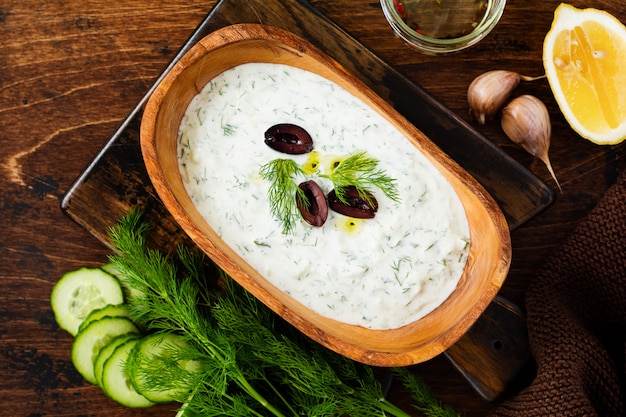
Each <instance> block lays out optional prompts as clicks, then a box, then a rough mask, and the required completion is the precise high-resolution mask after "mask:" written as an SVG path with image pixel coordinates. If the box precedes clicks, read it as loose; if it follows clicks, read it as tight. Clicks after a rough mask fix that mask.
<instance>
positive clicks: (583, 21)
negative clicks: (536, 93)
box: [543, 4, 626, 145]
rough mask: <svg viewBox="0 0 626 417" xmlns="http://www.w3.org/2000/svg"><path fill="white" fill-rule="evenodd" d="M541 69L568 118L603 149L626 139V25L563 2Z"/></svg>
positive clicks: (546, 42) (595, 12)
mask: <svg viewBox="0 0 626 417" xmlns="http://www.w3.org/2000/svg"><path fill="white" fill-rule="evenodd" d="M543 65H544V68H545V70H546V77H547V79H548V82H549V83H550V88H551V89H552V92H553V93H554V96H555V98H556V101H557V103H558V105H559V107H560V108H561V111H562V112H563V115H564V116H565V119H566V120H567V122H568V123H569V124H570V126H571V127H572V129H574V130H575V131H576V132H577V133H578V134H579V135H581V136H582V137H583V138H585V139H588V140H590V141H592V142H594V143H597V144H600V145H613V144H617V143H620V142H622V141H623V140H624V139H626V27H625V26H624V25H623V24H622V23H621V22H620V21H619V20H618V19H616V18H615V17H614V16H612V15H611V14H609V13H607V12H605V11H602V10H597V9H577V8H575V7H573V6H570V5H568V4H561V5H559V6H558V7H557V9H556V11H555V13H554V20H553V22H552V27H551V29H550V31H549V32H548V33H547V35H546V37H545V40H544V44H543Z"/></svg>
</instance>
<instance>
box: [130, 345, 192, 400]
mask: <svg viewBox="0 0 626 417" xmlns="http://www.w3.org/2000/svg"><path fill="white" fill-rule="evenodd" d="M187 346H188V345H187V342H186V341H185V340H184V339H183V338H182V337H180V336H178V335H175V334H173V333H156V334H151V335H149V336H145V337H143V338H142V339H141V340H140V341H139V342H138V343H137V344H136V345H135V347H134V349H133V350H132V352H131V353H130V355H129V357H128V362H127V369H128V372H129V375H130V381H131V383H132V384H133V386H134V387H135V389H136V390H137V392H139V393H141V394H142V395H143V396H144V397H146V398H148V399H149V400H150V401H152V402H155V403H169V402H172V401H179V402H182V401H183V400H184V399H185V398H186V397H187V396H188V395H189V391H190V390H191V387H190V386H188V385H186V384H185V382H184V381H180V380H171V379H170V380H169V381H162V382H161V381H156V382H155V381H147V380H146V378H145V373H144V372H142V370H144V369H167V368H171V367H180V368H182V369H185V370H187V371H191V372H194V371H196V370H198V369H199V368H200V364H199V363H198V362H196V361H193V360H186V359H183V358H182V356H181V353H180V352H181V351H183V350H184V349H185V348H186V347H187ZM159 382H161V383H159Z"/></svg>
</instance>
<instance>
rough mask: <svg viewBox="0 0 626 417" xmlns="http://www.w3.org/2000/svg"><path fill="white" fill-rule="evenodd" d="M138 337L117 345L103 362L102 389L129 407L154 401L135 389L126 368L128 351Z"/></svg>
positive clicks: (113, 398) (147, 405)
mask: <svg viewBox="0 0 626 417" xmlns="http://www.w3.org/2000/svg"><path fill="white" fill-rule="evenodd" d="M139 340H140V339H132V340H129V341H127V342H126V343H123V344H122V345H120V346H118V347H117V348H116V349H115V350H114V351H113V354H112V355H111V356H110V357H109V358H108V359H107V360H106V362H105V363H104V368H103V371H102V384H101V385H102V390H103V391H104V393H105V394H106V395H107V396H108V397H109V398H111V399H112V400H114V401H116V402H118V403H119V404H121V405H123V406H125V407H130V408H145V407H150V406H153V405H154V403H153V402H152V401H150V400H148V399H147V398H146V397H144V396H143V395H141V394H139V393H138V392H137V391H135V388H134V387H133V384H131V382H130V377H129V376H128V372H127V370H126V366H125V365H126V362H127V360H128V355H129V353H130V351H131V350H132V349H133V347H135V345H136V344H137V342H138V341H139Z"/></svg>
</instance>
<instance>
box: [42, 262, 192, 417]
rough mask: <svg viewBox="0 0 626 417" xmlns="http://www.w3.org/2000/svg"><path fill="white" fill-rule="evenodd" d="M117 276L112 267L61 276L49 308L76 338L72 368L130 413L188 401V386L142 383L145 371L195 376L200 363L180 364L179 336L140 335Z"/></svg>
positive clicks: (107, 266)
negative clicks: (157, 368)
mask: <svg viewBox="0 0 626 417" xmlns="http://www.w3.org/2000/svg"><path fill="white" fill-rule="evenodd" d="M117 274H119V272H118V271H116V270H115V268H114V266H113V264H106V265H104V266H102V267H101V268H81V269H78V270H76V271H72V272H68V273H66V274H65V275H63V277H61V279H60V280H59V281H58V282H57V283H56V285H55V286H54V288H53V290H52V293H51V295H50V304H51V306H52V310H53V312H54V315H55V318H56V321H57V323H58V324H59V327H60V328H62V329H64V330H66V331H68V332H69V333H70V334H71V335H72V336H75V339H74V343H73V345H72V352H71V354H72V363H73V364H74V367H75V368H76V370H77V371H78V372H79V373H80V374H81V375H82V376H83V377H84V378H85V380H87V381H88V382H90V383H92V384H98V385H99V386H100V387H101V388H102V390H103V391H104V393H105V394H106V395H107V396H109V397H110V398H111V399H113V400H115V401H117V402H118V403H120V404H121V405H124V406H126V407H132V408H137V407H150V406H152V405H154V404H156V403H165V402H172V401H176V400H180V399H185V398H186V396H188V395H189V393H190V391H191V387H189V386H188V385H187V384H185V382H183V381H177V380H176V381H167V379H165V380H164V381H163V382H164V384H163V386H159V385H158V384H157V385H155V384H154V383H152V384H151V385H150V384H148V383H147V381H146V380H145V379H144V378H143V377H142V375H145V374H144V373H142V369H145V368H144V367H150V366H152V367H154V366H165V368H166V369H167V368H168V367H169V366H178V367H181V368H183V369H185V370H188V371H195V370H196V369H199V366H200V365H199V363H197V362H195V361H192V360H183V359H182V357H181V355H180V351H181V350H183V349H184V348H185V347H186V342H185V341H184V339H183V338H181V337H180V336H177V335H174V334H153V335H148V336H142V335H141V331H140V327H139V325H138V324H137V323H135V322H133V321H132V320H131V318H130V309H129V306H128V305H127V304H124V292H128V291H129V290H128V289H127V288H125V287H124V280H123V279H122V278H119V279H118V277H119V275H117ZM115 275H117V276H115ZM135 294H136V295H137V294H138V293H135ZM187 415H189V413H187V414H185V416H187ZM190 417H191V416H190Z"/></svg>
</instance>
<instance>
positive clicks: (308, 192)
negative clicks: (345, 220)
mask: <svg viewBox="0 0 626 417" xmlns="http://www.w3.org/2000/svg"><path fill="white" fill-rule="evenodd" d="M298 187H300V189H301V190H302V191H304V195H305V199H306V200H305V201H303V200H302V199H301V198H299V197H298V195H297V194H296V204H297V205H298V210H300V214H301V215H302V218H303V219H304V220H305V221H306V222H307V223H309V224H310V225H312V226H315V227H321V226H322V225H323V224H324V223H325V222H326V218H327V217H328V204H327V203H326V196H325V195H324V192H323V191H322V189H321V188H320V186H319V185H317V183H316V182H315V181H313V180H309V181H305V182H303V183H301V184H300V185H298Z"/></svg>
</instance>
